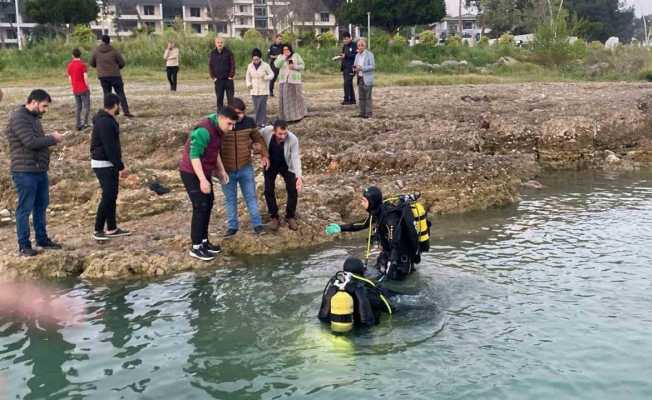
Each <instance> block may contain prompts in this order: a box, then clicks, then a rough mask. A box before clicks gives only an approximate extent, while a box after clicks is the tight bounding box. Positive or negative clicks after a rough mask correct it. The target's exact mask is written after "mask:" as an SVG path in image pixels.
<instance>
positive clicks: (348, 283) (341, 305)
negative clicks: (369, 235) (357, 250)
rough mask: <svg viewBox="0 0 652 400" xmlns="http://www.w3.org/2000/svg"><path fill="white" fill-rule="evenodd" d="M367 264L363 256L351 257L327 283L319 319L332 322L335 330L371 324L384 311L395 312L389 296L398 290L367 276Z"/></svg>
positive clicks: (377, 320) (344, 330)
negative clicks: (377, 282)
mask: <svg viewBox="0 0 652 400" xmlns="http://www.w3.org/2000/svg"><path fill="white" fill-rule="evenodd" d="M364 271H365V266H364V264H363V262H362V260H360V259H359V258H354V257H349V258H347V259H346V261H344V267H343V270H342V271H338V272H337V273H336V274H335V276H333V277H332V278H331V279H330V280H329V281H328V284H327V285H326V288H325V289H324V293H323V295H322V300H321V307H320V308H319V315H318V317H319V319H320V320H321V321H322V322H327V323H330V326H331V330H332V331H333V332H338V333H344V332H349V331H350V330H351V329H353V326H363V327H371V326H374V325H376V324H378V323H379V322H380V315H381V314H382V313H387V314H389V315H391V314H392V312H393V310H394V307H393V306H392V304H391V303H390V301H389V298H390V297H392V296H394V295H396V294H397V293H395V292H392V291H390V290H388V289H385V288H383V287H381V286H380V285H378V284H376V283H374V282H373V281H372V280H370V279H367V278H365V277H364Z"/></svg>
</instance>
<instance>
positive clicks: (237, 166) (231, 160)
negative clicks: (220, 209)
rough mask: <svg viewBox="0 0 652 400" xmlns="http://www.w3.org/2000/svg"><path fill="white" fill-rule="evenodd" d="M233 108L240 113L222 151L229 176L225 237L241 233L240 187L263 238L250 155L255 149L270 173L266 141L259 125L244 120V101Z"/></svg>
mask: <svg viewBox="0 0 652 400" xmlns="http://www.w3.org/2000/svg"><path fill="white" fill-rule="evenodd" d="M231 108H233V111H234V112H235V113H237V115H238V120H237V122H236V124H235V127H234V128H233V130H232V131H230V132H226V133H225V134H224V141H223V143H222V149H221V151H220V155H221V157H222V162H223V163H224V169H225V170H226V173H227V174H229V179H228V180H227V182H226V183H224V184H222V192H223V193H224V206H225V208H226V215H227V218H228V229H227V231H226V235H225V237H227V238H229V237H232V236H233V235H235V234H236V233H237V232H238V228H239V223H238V185H240V191H241V192H242V196H243V197H244V199H245V203H246V204H247V209H248V210H249V216H250V217H251V224H252V225H253V227H254V232H255V233H256V234H258V235H260V234H262V233H264V229H263V220H262V218H261V217H260V211H259V210H258V200H257V198H256V173H255V171H254V167H253V166H252V165H251V152H252V149H253V148H254V147H255V148H256V149H259V150H260V153H261V154H262V159H261V162H262V167H263V169H267V168H268V167H269V158H268V154H267V148H266V147H265V140H264V139H263V137H262V136H261V135H260V132H258V127H257V126H256V121H254V120H253V118H251V117H247V116H245V103H244V101H242V99H239V98H237V97H236V98H235V99H233V102H232V104H231ZM254 144H256V146H254Z"/></svg>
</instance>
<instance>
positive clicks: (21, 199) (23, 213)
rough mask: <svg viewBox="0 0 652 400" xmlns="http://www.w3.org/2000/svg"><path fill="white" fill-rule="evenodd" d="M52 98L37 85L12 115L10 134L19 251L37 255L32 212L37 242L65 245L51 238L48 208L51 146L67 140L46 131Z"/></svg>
mask: <svg viewBox="0 0 652 400" xmlns="http://www.w3.org/2000/svg"><path fill="white" fill-rule="evenodd" d="M51 102H52V99H51V98H50V95H49V94H48V93H47V92H46V91H45V90H41V89H36V90H34V91H32V93H30V95H29V97H28V98H27V104H25V105H23V106H20V107H19V108H18V109H16V110H15V111H14V112H13V113H11V116H10V117H9V124H8V126H7V130H6V132H5V133H6V135H7V140H8V141H9V152H10V158H11V177H12V179H13V181H14V185H15V187H16V192H17V194H18V205H17V207H16V234H17V236H18V254H19V255H21V256H28V257H31V256H35V255H36V254H38V253H37V252H36V251H35V250H34V249H32V243H31V241H30V239H29V234H30V232H29V216H30V214H33V215H32V222H33V224H34V233H35V236H36V243H37V245H38V246H39V247H41V248H44V249H60V248H61V246H60V245H59V244H57V243H55V242H53V241H52V240H51V239H50V238H48V235H47V231H46V219H45V211H46V210H47V208H48V204H49V201H50V197H49V182H48V170H49V168H50V150H49V148H50V146H55V145H57V144H59V143H61V141H62V140H63V135H61V134H60V133H58V132H53V133H51V134H49V135H46V134H45V132H44V131H43V126H42V125H41V117H42V116H43V114H45V113H46V112H47V111H48V108H49V106H50V103H51Z"/></svg>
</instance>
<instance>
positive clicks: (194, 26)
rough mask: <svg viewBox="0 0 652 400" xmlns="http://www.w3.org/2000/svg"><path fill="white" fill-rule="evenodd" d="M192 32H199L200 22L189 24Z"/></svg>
mask: <svg viewBox="0 0 652 400" xmlns="http://www.w3.org/2000/svg"><path fill="white" fill-rule="evenodd" d="M190 28H191V29H192V33H201V24H192V25H190Z"/></svg>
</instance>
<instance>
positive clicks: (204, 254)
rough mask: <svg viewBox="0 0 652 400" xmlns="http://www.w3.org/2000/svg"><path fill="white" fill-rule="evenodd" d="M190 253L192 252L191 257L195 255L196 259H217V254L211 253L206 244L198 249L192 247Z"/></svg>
mask: <svg viewBox="0 0 652 400" xmlns="http://www.w3.org/2000/svg"><path fill="white" fill-rule="evenodd" d="M188 254H190V257H195V258H196V259H198V260H202V261H211V260H214V259H215V256H214V255H212V254H211V253H209V252H208V250H206V247H204V246H201V247H199V248H198V249H196V248H194V247H192V248H191V249H190V252H189V253H188Z"/></svg>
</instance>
